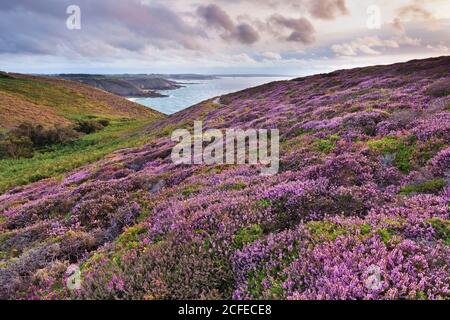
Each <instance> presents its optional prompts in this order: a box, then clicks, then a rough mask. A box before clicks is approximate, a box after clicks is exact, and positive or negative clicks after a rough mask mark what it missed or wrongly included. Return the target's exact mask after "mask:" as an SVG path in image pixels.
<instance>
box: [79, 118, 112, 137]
mask: <svg viewBox="0 0 450 320" xmlns="http://www.w3.org/2000/svg"><path fill="white" fill-rule="evenodd" d="M108 125H109V121H108V120H105V119H101V120H80V121H79V122H78V125H77V126H76V127H75V130H76V131H78V132H82V133H85V134H91V133H94V132H97V131H100V130H102V129H103V128H104V127H107V126H108Z"/></svg>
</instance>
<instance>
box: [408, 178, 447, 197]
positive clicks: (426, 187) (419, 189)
mask: <svg viewBox="0 0 450 320" xmlns="http://www.w3.org/2000/svg"><path fill="white" fill-rule="evenodd" d="M444 187H445V180H444V179H432V180H428V181H425V182H423V183H420V184H415V185H408V186H404V187H403V188H402V189H401V190H400V194H402V195H410V194H412V193H437V192H439V191H440V190H442V189H443V188H444Z"/></svg>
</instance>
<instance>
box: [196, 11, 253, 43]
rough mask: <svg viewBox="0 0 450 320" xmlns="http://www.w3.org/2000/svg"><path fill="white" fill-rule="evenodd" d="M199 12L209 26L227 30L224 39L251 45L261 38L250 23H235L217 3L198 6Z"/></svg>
mask: <svg viewBox="0 0 450 320" xmlns="http://www.w3.org/2000/svg"><path fill="white" fill-rule="evenodd" d="M197 14H198V15H199V16H200V17H201V18H203V19H204V21H205V22H206V24H207V25H208V26H210V27H215V28H219V29H221V30H223V31H225V33H224V34H223V36H222V37H223V38H224V39H228V40H236V41H238V42H240V43H243V44H247V45H249V44H253V43H255V42H257V41H258V40H259V38H260V35H259V33H258V32H257V31H256V30H255V29H254V28H253V27H252V26H251V25H250V24H248V23H246V22H243V23H240V24H238V25H235V23H234V22H233V20H232V19H231V17H230V16H229V15H228V13H227V12H226V11H225V10H223V9H222V8H221V7H219V6H218V5H216V4H210V5H207V6H200V7H198V9H197Z"/></svg>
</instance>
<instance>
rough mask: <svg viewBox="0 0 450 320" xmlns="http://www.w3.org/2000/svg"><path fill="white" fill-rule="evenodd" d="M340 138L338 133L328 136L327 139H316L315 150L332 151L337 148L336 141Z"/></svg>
mask: <svg viewBox="0 0 450 320" xmlns="http://www.w3.org/2000/svg"><path fill="white" fill-rule="evenodd" d="M339 140H340V137H339V136H338V135H337V134H333V135H331V136H328V137H326V138H325V139H315V140H314V145H313V150H314V151H319V152H323V153H325V154H329V153H331V152H332V151H333V150H334V149H336V143H337V142H338V141H339Z"/></svg>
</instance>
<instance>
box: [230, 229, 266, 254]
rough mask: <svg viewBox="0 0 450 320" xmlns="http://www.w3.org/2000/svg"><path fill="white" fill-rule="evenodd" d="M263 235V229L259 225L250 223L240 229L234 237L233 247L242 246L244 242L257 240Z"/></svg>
mask: <svg viewBox="0 0 450 320" xmlns="http://www.w3.org/2000/svg"><path fill="white" fill-rule="evenodd" d="M262 235H263V229H262V228H261V226H259V225H257V224H256V225H252V226H250V227H247V228H242V229H240V230H239V231H238V232H237V233H236V235H235V237H234V241H233V244H234V247H236V248H239V249H240V248H243V247H244V246H245V245H246V244H248V243H252V242H253V241H255V240H258V239H259V238H261V236H262Z"/></svg>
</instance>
